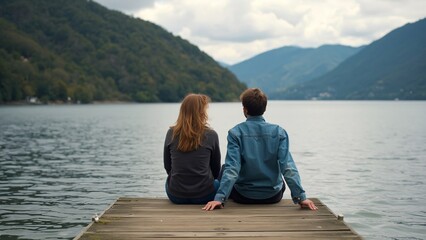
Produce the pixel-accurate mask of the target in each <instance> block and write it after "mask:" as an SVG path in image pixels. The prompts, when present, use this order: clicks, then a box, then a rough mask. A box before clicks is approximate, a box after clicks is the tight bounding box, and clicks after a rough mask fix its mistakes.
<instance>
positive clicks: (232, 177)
mask: <svg viewBox="0 0 426 240" xmlns="http://www.w3.org/2000/svg"><path fill="white" fill-rule="evenodd" d="M240 98H241V101H242V103H243V111H244V115H245V117H246V118H247V119H246V121H245V122H242V123H240V124H238V125H236V126H235V127H234V128H232V129H231V130H229V132H228V147H227V154H226V159H225V165H224V168H223V175H222V179H221V182H220V187H219V190H218V191H217V193H216V196H215V198H214V201H210V202H208V203H207V204H206V205H205V206H204V207H203V209H204V210H208V211H209V210H214V209H215V208H217V207H220V208H222V207H223V206H224V203H225V201H226V200H227V199H228V198H232V199H233V200H234V201H235V202H239V203H248V204H251V203H253V204H255V203H277V202H279V201H281V199H282V197H283V193H284V190H285V184H284V182H283V177H284V180H285V182H286V183H287V185H288V187H289V188H290V191H291V197H292V199H293V202H294V203H296V204H300V206H302V207H307V208H309V209H311V210H316V209H317V207H316V206H315V204H314V203H313V202H312V201H311V200H309V199H307V198H306V195H305V190H303V188H302V185H301V181H300V176H299V172H298V171H297V168H296V165H295V163H294V161H293V158H292V156H291V154H290V152H289V142H288V136H287V132H286V131H285V130H284V129H283V128H281V127H280V126H278V125H275V124H271V123H267V122H266V121H265V119H264V118H263V116H262V115H263V113H264V112H265V110H266V104H267V97H266V95H265V94H264V93H263V92H262V91H261V90H260V89H258V88H249V89H247V90H246V91H244V92H243V93H242V94H241V97H240Z"/></svg>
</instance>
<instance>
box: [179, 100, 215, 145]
mask: <svg viewBox="0 0 426 240" xmlns="http://www.w3.org/2000/svg"><path fill="white" fill-rule="evenodd" d="M209 102H210V98H209V97H208V96H206V95H204V94H193V93H191V94H188V95H187V96H186V97H185V98H184V99H183V101H182V104H181V106H180V111H179V116H178V119H177V121H176V125H175V126H172V129H173V139H175V138H177V139H178V146H177V149H178V150H179V151H182V152H190V151H193V150H195V149H197V148H198V147H199V146H200V145H201V142H202V140H203V136H204V132H205V130H206V129H208V127H209V126H208V123H207V120H208V116H207V107H208V103H209Z"/></svg>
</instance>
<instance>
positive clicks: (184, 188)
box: [163, 129, 220, 198]
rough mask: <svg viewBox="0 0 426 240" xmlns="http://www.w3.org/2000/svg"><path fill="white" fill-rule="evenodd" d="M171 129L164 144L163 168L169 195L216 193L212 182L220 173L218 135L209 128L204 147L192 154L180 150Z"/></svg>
mask: <svg viewBox="0 0 426 240" xmlns="http://www.w3.org/2000/svg"><path fill="white" fill-rule="evenodd" d="M172 135H173V131H172V129H169V131H168V132H167V135H166V140H165V142H164V154H163V157H164V168H165V169H166V172H167V175H168V177H167V184H168V190H169V193H171V194H172V195H173V196H175V197H179V198H200V197H204V196H207V195H208V194H210V193H212V192H213V191H214V185H213V181H214V179H217V177H218V176H219V171H220V149H219V138H218V135H217V133H216V132H215V131H214V130H212V129H209V130H207V131H206V132H205V134H204V139H203V141H202V144H201V146H200V147H199V148H198V149H196V150H194V151H191V152H181V151H179V150H177V144H178V140H177V139H174V140H172Z"/></svg>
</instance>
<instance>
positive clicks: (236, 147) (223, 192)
mask: <svg viewBox="0 0 426 240" xmlns="http://www.w3.org/2000/svg"><path fill="white" fill-rule="evenodd" d="M227 139H228V146H227V152H226V158H225V166H224V170H223V176H222V179H221V181H220V187H219V189H218V191H217V193H216V196H215V197H214V200H215V201H219V202H222V203H224V202H225V201H226V199H228V197H229V195H230V194H231V191H232V188H233V187H234V184H235V182H236V181H237V179H238V174H239V173H240V170H241V154H240V142H239V141H238V137H236V136H235V135H233V134H232V133H231V131H229V132H228V138H227Z"/></svg>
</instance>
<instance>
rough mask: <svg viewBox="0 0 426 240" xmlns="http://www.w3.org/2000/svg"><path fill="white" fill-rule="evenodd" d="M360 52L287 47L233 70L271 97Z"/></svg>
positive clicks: (328, 47) (340, 48)
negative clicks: (272, 94) (274, 93)
mask: <svg viewBox="0 0 426 240" xmlns="http://www.w3.org/2000/svg"><path fill="white" fill-rule="evenodd" d="M360 49H361V48H355V47H349V46H342V45H323V46H321V47H318V48H301V47H294V46H286V47H281V48H277V49H273V50H270V51H267V52H264V53H261V54H259V55H257V56H255V57H253V58H250V59H247V60H245V61H243V62H240V63H238V64H235V65H232V66H231V67H229V69H230V70H231V71H232V72H233V73H234V74H235V75H236V76H237V77H238V78H239V79H240V81H242V82H244V83H246V84H247V85H248V86H249V87H260V88H262V89H263V90H264V91H265V92H266V93H268V94H271V93H273V92H276V91H278V90H282V89H286V88H288V87H289V86H293V85H296V84H300V83H304V82H307V81H309V80H312V79H314V78H316V77H318V76H321V75H322V74H324V73H326V72H328V71H329V70H331V69H333V68H335V67H336V66H337V65H338V64H339V63H341V62H342V61H343V60H345V59H346V58H347V57H349V56H352V55H353V54H355V53H357V52H358V51H359V50H360Z"/></svg>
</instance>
